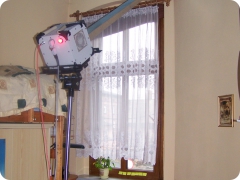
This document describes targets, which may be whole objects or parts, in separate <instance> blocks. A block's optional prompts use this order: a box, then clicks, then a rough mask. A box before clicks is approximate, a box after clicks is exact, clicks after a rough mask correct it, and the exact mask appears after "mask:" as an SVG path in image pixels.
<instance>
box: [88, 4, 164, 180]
mask: <svg viewBox="0 0 240 180" xmlns="http://www.w3.org/2000/svg"><path fill="white" fill-rule="evenodd" d="M158 6H159V9H158V10H159V11H158V14H159V28H158V33H159V34H158V37H159V38H158V44H159V112H158V116H159V120H158V132H157V155H156V164H155V165H154V168H153V171H143V170H129V169H127V161H126V160H124V159H123V158H122V159H121V169H113V170H111V171H109V177H113V178H121V179H145V180H150V179H151V180H163V142H164V141H163V135H164V134H163V132H164V128H163V127H164V5H163V4H158ZM94 162H95V160H94V159H93V158H92V157H89V175H94V176H99V169H97V168H96V167H94V165H93V163H94ZM119 171H124V172H128V171H129V172H147V176H144V177H141V176H137V177H134V176H123V175H119Z"/></svg>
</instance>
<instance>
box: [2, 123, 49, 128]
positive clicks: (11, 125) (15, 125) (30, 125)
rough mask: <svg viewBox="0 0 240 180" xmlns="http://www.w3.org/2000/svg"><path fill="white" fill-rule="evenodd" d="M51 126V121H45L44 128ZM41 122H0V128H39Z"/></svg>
mask: <svg viewBox="0 0 240 180" xmlns="http://www.w3.org/2000/svg"><path fill="white" fill-rule="evenodd" d="M51 127H53V123H46V124H45V128H46V129H48V128H51ZM41 128H42V125H41V124H39V123H38V124H33V123H20V124H18V123H0V129H41Z"/></svg>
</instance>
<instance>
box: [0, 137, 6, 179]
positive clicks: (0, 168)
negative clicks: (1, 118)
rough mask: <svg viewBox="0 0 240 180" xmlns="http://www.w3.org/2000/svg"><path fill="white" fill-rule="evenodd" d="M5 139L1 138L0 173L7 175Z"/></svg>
mask: <svg viewBox="0 0 240 180" xmlns="http://www.w3.org/2000/svg"><path fill="white" fill-rule="evenodd" d="M5 146H6V142H5V139H0V173H1V174H2V176H3V177H5V151H6V149H5Z"/></svg>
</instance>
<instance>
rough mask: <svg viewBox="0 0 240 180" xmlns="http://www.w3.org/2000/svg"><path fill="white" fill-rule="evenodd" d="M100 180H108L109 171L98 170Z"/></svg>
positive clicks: (106, 169)
mask: <svg viewBox="0 0 240 180" xmlns="http://www.w3.org/2000/svg"><path fill="white" fill-rule="evenodd" d="M99 171H100V177H101V179H108V174H109V169H108V168H105V169H99Z"/></svg>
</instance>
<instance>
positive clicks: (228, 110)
mask: <svg viewBox="0 0 240 180" xmlns="http://www.w3.org/2000/svg"><path fill="white" fill-rule="evenodd" d="M233 110H234V97H233V94H229V95H224V96H218V121H219V124H218V127H233V116H234V112H233Z"/></svg>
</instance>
